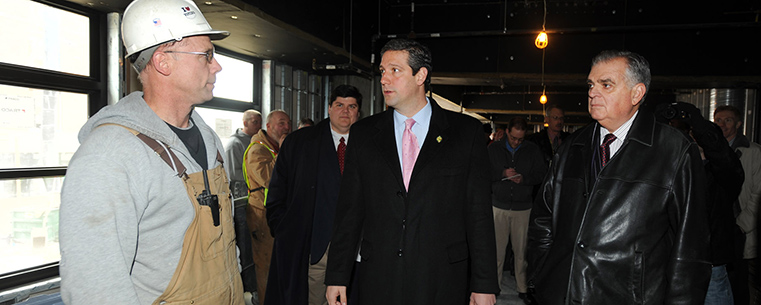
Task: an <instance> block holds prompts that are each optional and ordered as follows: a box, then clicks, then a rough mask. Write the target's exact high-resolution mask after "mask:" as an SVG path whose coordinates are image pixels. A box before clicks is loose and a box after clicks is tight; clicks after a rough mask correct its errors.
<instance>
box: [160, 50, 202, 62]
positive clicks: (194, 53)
mask: <svg viewBox="0 0 761 305" xmlns="http://www.w3.org/2000/svg"><path fill="white" fill-rule="evenodd" d="M164 53H180V54H191V55H203V56H206V61H207V62H208V63H211V61H212V60H214V50H211V51H206V52H182V51H164Z"/></svg>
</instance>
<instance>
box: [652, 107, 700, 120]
mask: <svg viewBox="0 0 761 305" xmlns="http://www.w3.org/2000/svg"><path fill="white" fill-rule="evenodd" d="M691 108H695V106H693V105H692V104H687V103H683V102H676V103H663V104H659V105H658V106H656V107H655V115H656V116H659V117H661V118H663V119H666V121H670V120H672V119H677V120H686V119H687V120H688V119H690V116H691V115H690V113H691V112H693V110H692V109H691Z"/></svg>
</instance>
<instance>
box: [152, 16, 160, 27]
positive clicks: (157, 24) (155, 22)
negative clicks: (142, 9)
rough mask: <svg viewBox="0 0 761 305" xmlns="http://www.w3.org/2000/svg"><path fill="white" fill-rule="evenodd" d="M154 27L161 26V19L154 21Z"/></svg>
mask: <svg viewBox="0 0 761 305" xmlns="http://www.w3.org/2000/svg"><path fill="white" fill-rule="evenodd" d="M153 26H161V19H159V18H156V19H153Z"/></svg>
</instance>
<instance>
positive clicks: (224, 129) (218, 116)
mask: <svg viewBox="0 0 761 305" xmlns="http://www.w3.org/2000/svg"><path fill="white" fill-rule="evenodd" d="M196 112H198V114H199V115H200V116H201V117H202V118H203V121H204V122H206V125H209V127H211V128H212V129H214V131H215V132H217V136H219V139H220V140H222V144H227V141H228V140H230V136H231V135H232V134H233V133H234V132H235V130H237V129H238V128H243V113H242V112H238V111H229V110H219V109H209V108H201V107H197V108H196ZM262 125H264V124H262ZM262 127H263V126H262Z"/></svg>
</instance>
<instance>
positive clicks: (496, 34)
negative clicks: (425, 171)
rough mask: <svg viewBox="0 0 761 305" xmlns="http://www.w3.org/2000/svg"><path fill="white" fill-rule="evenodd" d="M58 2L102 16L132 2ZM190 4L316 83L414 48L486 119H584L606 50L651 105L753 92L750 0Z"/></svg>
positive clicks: (250, 47) (756, 66)
mask: <svg viewBox="0 0 761 305" xmlns="http://www.w3.org/2000/svg"><path fill="white" fill-rule="evenodd" d="M66 1H69V2H75V3H78V4H81V5H83V6H86V7H90V8H93V9H96V10H99V11H104V12H111V11H116V12H122V11H123V10H124V8H126V6H127V5H128V4H129V2H131V1H130V0H66ZM195 2H196V3H197V5H198V6H199V8H200V9H201V10H202V11H203V13H204V15H205V16H206V18H207V19H208V20H209V23H211V25H212V27H214V28H215V29H224V30H228V31H230V32H231V33H232V34H231V36H230V37H229V38H227V39H225V40H222V41H219V42H216V44H217V45H218V46H220V47H222V48H225V49H228V50H231V51H234V52H237V53H240V54H243V55H247V56H253V57H257V58H263V59H273V60H277V61H280V62H284V63H286V64H289V65H292V66H294V67H297V68H299V69H303V70H306V71H309V72H312V73H318V74H334V73H344V74H346V73H356V72H361V74H363V75H369V73H371V71H374V70H375V69H377V68H375V67H373V64H372V63H371V61H372V58H373V54H376V55H375V56H377V53H378V51H379V49H380V47H381V46H382V45H383V44H384V43H385V42H386V41H388V40H389V39H390V38H394V37H412V38H415V39H417V40H419V41H421V42H423V43H424V44H426V45H428V46H429V48H430V49H431V51H432V53H433V55H434V56H433V58H434V70H433V73H432V75H433V79H432V83H433V84H434V91H436V93H438V94H441V95H442V96H445V97H446V98H447V99H449V100H451V101H453V102H455V103H459V104H460V105H462V106H463V107H467V108H471V109H481V110H482V112H481V113H482V114H483V115H485V116H488V117H494V116H499V115H501V114H503V113H505V112H506V113H508V114H515V113H525V112H526V111H529V112H540V110H541V106H540V105H539V104H538V103H537V102H536V99H537V98H538V95H539V94H541V92H542V90H543V89H544V87H543V86H542V84H544V85H545V86H546V91H547V93H548V95H550V94H552V95H551V100H552V101H553V102H558V103H561V104H562V105H564V107H566V108H567V109H570V111H572V112H578V113H582V114H583V113H584V111H585V110H586V93H585V92H586V83H585V80H586V74H587V72H588V69H589V61H590V60H591V58H592V57H593V56H594V55H595V54H597V53H599V52H600V51H601V50H604V49H627V50H631V51H634V52H637V53H640V54H642V55H643V56H645V57H646V58H648V60H649V61H650V63H651V66H652V71H653V84H652V88H651V94H650V95H649V98H653V99H659V98H662V99H665V100H668V99H673V95H674V92H675V91H678V90H682V89H692V88H695V89H699V88H716V87H723V88H758V87H759V86H761V46H759V44H758V43H757V40H758V38H759V37H761V23H759V14H761V3H760V1H757V0H723V1H711V2H708V1H626V0H560V1H555V0H549V1H547V2H544V1H541V0H539V1H537V0H505V1H498V0H480V1H479V0H418V1H411V0H379V1H362V0H323V1H313V0H280V1H274V0H209V1H205V0H195ZM545 7H546V12H547V13H546V15H545V13H544V12H545ZM545 16H546V17H545ZM543 23H544V25H545V27H546V29H547V32H548V33H549V34H550V45H549V47H548V48H547V49H545V50H544V51H541V50H538V49H536V47H534V46H533V40H534V37H535V35H536V33H537V32H538V31H539V30H540V29H541V28H542V25H543ZM377 61H379V60H376V64H377ZM328 66H334V67H337V68H338V69H336V70H328V69H326V67H328Z"/></svg>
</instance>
